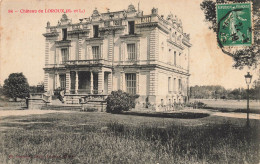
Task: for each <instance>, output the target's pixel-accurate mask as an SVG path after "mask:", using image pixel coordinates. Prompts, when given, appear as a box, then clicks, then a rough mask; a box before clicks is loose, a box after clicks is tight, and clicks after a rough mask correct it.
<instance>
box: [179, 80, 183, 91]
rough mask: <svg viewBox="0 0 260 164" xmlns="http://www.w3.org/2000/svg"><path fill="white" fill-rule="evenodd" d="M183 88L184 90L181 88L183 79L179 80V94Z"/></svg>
mask: <svg viewBox="0 0 260 164" xmlns="http://www.w3.org/2000/svg"><path fill="white" fill-rule="evenodd" d="M181 88H182V86H181V79H179V92H180V91H181Z"/></svg>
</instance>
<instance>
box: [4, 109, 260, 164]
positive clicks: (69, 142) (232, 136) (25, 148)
mask: <svg viewBox="0 0 260 164" xmlns="http://www.w3.org/2000/svg"><path fill="white" fill-rule="evenodd" d="M5 127H8V128H5ZM0 130H2V132H1V133H0V163H26V164H27V163H120V164H121V163H250V164H251V163H259V136H260V135H259V132H260V131H259V130H260V128H259V121H258V120H252V121H251V128H247V127H245V119H235V118H225V117H216V116H208V117H203V118H197V119H177V118H157V117H143V116H132V115H119V114H108V113H88V112H76V113H67V114H65V113H55V114H44V115H30V116H15V117H14V116H12V117H6V118H3V119H1V123H0Z"/></svg>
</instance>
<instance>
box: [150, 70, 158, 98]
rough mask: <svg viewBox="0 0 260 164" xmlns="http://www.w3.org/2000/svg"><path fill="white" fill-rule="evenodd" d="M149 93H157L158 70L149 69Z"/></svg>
mask: <svg viewBox="0 0 260 164" xmlns="http://www.w3.org/2000/svg"><path fill="white" fill-rule="evenodd" d="M149 88H150V93H149V94H150V95H157V93H158V72H157V70H152V71H150V86H149Z"/></svg>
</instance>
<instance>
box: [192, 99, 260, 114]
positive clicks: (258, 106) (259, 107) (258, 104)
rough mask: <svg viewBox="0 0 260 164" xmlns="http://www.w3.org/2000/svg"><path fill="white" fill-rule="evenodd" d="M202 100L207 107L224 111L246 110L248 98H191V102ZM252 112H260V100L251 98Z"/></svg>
mask: <svg viewBox="0 0 260 164" xmlns="http://www.w3.org/2000/svg"><path fill="white" fill-rule="evenodd" d="M194 101H200V102H203V103H205V104H206V105H207V107H206V108H209V109H214V110H219V111H222V112H243V113H245V112H246V109H247V101H246V100H240V101H238V100H221V99H217V100H215V99H191V102H194ZM249 105H250V112H251V113H259V114H260V101H259V100H258V101H256V100H250V103H249Z"/></svg>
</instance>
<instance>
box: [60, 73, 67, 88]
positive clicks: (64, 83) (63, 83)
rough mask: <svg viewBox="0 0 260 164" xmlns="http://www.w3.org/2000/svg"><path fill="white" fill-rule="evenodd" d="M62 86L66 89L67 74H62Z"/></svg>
mask: <svg viewBox="0 0 260 164" xmlns="http://www.w3.org/2000/svg"><path fill="white" fill-rule="evenodd" d="M60 88H61V89H62V90H65V89H66V75H64V74H63V75H60Z"/></svg>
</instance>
